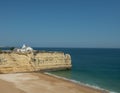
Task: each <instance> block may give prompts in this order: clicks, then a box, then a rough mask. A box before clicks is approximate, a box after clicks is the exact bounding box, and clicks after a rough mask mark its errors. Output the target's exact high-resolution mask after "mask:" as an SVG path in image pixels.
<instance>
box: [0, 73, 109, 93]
mask: <svg viewBox="0 0 120 93" xmlns="http://www.w3.org/2000/svg"><path fill="white" fill-rule="evenodd" d="M0 80H2V81H5V82H8V84H7V85H8V86H9V84H13V85H15V87H14V86H12V87H14V88H17V89H18V90H21V91H23V92H20V91H19V92H14V89H13V90H11V92H12V91H13V92H12V93H38V92H39V93H109V92H108V91H103V90H99V89H95V88H91V87H88V86H85V85H82V84H77V83H75V82H71V81H69V80H65V79H62V78H57V77H54V76H51V75H47V74H45V73H15V74H0ZM1 85H2V83H0V86H1ZM10 87H11V86H9V88H10ZM4 93H8V92H4Z"/></svg>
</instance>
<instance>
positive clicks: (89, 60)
mask: <svg viewBox="0 0 120 93" xmlns="http://www.w3.org/2000/svg"><path fill="white" fill-rule="evenodd" d="M34 49H37V50H45V51H62V52H64V53H69V54H70V55H71V58H72V69H71V70H63V71H54V72H49V73H51V74H54V75H57V76H60V77H64V78H67V79H70V80H73V81H76V82H78V83H82V84H86V85H89V86H92V87H95V88H101V89H106V90H109V91H111V93H120V49H110V48H108V49H107V48H105V49H104V48H34Z"/></svg>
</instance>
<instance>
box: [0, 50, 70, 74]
mask: <svg viewBox="0 0 120 93" xmlns="http://www.w3.org/2000/svg"><path fill="white" fill-rule="evenodd" d="M70 68H71V57H70V55H69V54H64V53H62V52H38V53H36V52H32V53H15V52H5V53H0V73H14V72H30V71H41V70H54V69H70Z"/></svg>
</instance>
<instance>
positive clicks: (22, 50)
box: [17, 44, 33, 52]
mask: <svg viewBox="0 0 120 93" xmlns="http://www.w3.org/2000/svg"><path fill="white" fill-rule="evenodd" d="M32 51H33V49H32V48H31V47H29V46H26V45H25V44H24V45H23V46H22V48H21V49H17V52H32Z"/></svg>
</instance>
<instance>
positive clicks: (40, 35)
mask: <svg viewBox="0 0 120 93" xmlns="http://www.w3.org/2000/svg"><path fill="white" fill-rule="evenodd" d="M22 44H27V45H29V46H33V47H78V48H79V47H83V48H86V47H87V48H120V0H0V46H22Z"/></svg>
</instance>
